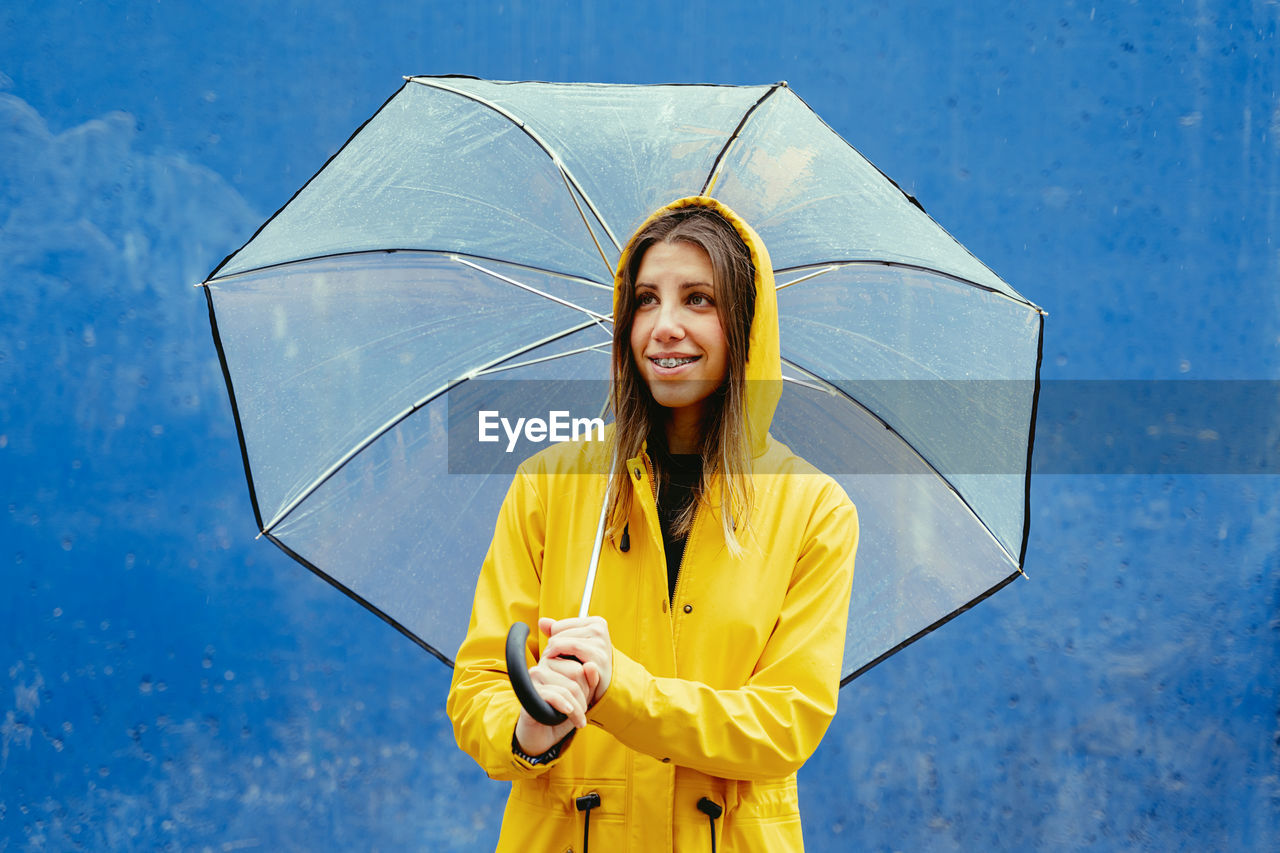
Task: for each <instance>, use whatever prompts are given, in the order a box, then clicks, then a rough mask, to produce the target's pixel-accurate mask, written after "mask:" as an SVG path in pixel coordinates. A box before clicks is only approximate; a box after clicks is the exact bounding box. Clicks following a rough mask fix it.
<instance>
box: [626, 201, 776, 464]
mask: <svg viewBox="0 0 1280 853" xmlns="http://www.w3.org/2000/svg"><path fill="white" fill-rule="evenodd" d="M685 207H705V208H707V209H709V210H714V211H715V212H716V213H719V214H720V215H721V216H723V217H724V218H725V219H726V220H727V221H728V222H729V224H730V225H732V226H733V228H734V230H735V231H737V232H738V236H740V237H741V238H742V241H743V242H744V243H746V244H747V249H748V250H749V251H750V252H751V263H752V265H753V266H754V267H755V271H756V275H755V285H756V304H755V316H754V317H753V318H752V321H751V335H750V337H749V344H748V353H749V355H748V358H747V365H746V371H745V374H746V397H747V419H748V422H747V427H748V430H749V431H750V433H751V452H752V455H753V456H759V455H761V454H762V453H764V451H765V447H766V446H767V444H768V437H769V425H770V424H771V423H772V421H773V413H774V411H775V410H776V409H777V407H778V400H779V398H780V397H781V396H782V355H781V349H780V347H779V342H778V339H779V336H778V296H777V290H776V286H775V284H774V279H773V263H772V261H770V259H769V250H768V249H766V248H765V245H764V242H763V241H762V240H761V239H760V235H758V234H756V232H755V230H754V229H753V228H752V227H751V226H750V225H748V224H747V223H746V222H745V221H743V219H742V217H740V216H738V214H736V213H734V212H733V210H731V209H730V208H729V206H728V205H726V204H724V203H722V202H720V201H718V200H716V199H714V198H711V197H709V196H689V197H688V198H682V199H678V200H676V201H673V202H671V203H670V204H668V205H664V206H663V207H660V208H658V209H657V210H656V211H654V212H653V213H652V214H650V215H649V217H648V218H647V219H645V221H644V222H642V223H641V224H640V227H638V228H637V229H636V230H635V233H634V234H632V237H631V239H630V240H628V241H627V245H626V248H624V249H623V251H622V256H621V257H620V258H619V259H618V268H617V270H616V271H615V273H614V278H613V311H614V316H615V317H616V316H617V313H618V305H619V301H620V299H621V292H620V288H621V286H622V280H623V275H622V273H623V270H625V269H626V266H627V263H628V261H629V259H630V257H631V251H632V248H633V247H634V245H635V239H636V235H637V234H639V233H640V232H641V231H643V230H644V228H645V227H646V226H647V225H648V224H649V223H650V222H652V221H653V220H654V219H657V218H658V217H659V216H662V215H663V214H665V213H667V212H668V211H672V210H679V209H681V208H685Z"/></svg>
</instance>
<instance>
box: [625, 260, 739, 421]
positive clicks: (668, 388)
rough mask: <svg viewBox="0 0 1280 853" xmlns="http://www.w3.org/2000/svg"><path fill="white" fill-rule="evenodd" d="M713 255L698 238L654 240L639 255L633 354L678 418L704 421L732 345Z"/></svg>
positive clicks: (657, 397)
mask: <svg viewBox="0 0 1280 853" xmlns="http://www.w3.org/2000/svg"><path fill="white" fill-rule="evenodd" d="M713 282H714V276H713V274H712V270H711V259H710V258H709V257H708V256H707V253H706V252H705V251H704V250H703V249H702V248H701V247H700V246H696V245H694V244H693V243H686V242H675V243H662V242H659V243H654V244H653V245H652V246H650V247H649V249H648V250H647V251H646V252H645V253H644V256H643V257H642V258H641V259H640V268H639V270H638V271H637V274H636V285H635V288H636V292H635V297H636V307H635V315H634V316H633V317H632V320H631V354H632V357H633V358H634V359H635V363H636V368H637V369H638V370H639V371H640V375H641V376H643V377H644V381H645V383H646V384H647V385H648V386H649V393H651V394H652V395H653V399H654V400H656V401H657V402H658V404H659V405H661V406H664V407H666V408H668V409H670V410H672V418H673V420H680V421H683V422H684V423H687V424H693V423H701V418H702V415H703V406H704V403H705V401H706V399H707V397H709V396H710V395H711V394H712V393H714V392H715V390H716V389H717V388H719V387H720V385H721V383H723V382H724V377H725V371H726V369H727V363H728V362H727V353H728V349H727V346H726V344H725V339H724V330H723V328H721V326H720V315H719V313H718V312H717V311H716V302H715V297H716V293H715V287H714V284H713Z"/></svg>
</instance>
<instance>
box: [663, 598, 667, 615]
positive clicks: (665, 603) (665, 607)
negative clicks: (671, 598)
mask: <svg viewBox="0 0 1280 853" xmlns="http://www.w3.org/2000/svg"><path fill="white" fill-rule="evenodd" d="M662 612H663V613H666V612H667V600H666V599H665V598H664V599H662Z"/></svg>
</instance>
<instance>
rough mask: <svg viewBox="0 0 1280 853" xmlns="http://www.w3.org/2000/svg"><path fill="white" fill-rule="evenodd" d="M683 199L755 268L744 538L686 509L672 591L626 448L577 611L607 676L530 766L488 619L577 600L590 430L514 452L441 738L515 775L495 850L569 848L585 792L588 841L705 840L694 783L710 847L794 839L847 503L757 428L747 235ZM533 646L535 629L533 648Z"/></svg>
mask: <svg viewBox="0 0 1280 853" xmlns="http://www.w3.org/2000/svg"><path fill="white" fill-rule="evenodd" d="M689 204H700V205H704V206H708V207H712V208H714V209H716V210H718V211H720V212H721V213H722V214H724V215H725V216H726V217H727V218H729V221H730V222H732V223H733V224H734V226H735V227H736V228H737V229H738V231H739V233H740V234H741V235H742V237H743V239H744V240H745V241H746V242H747V245H748V247H749V248H750V249H751V252H752V259H753V261H754V262H755V267H756V293H757V295H756V309H755V318H754V321H753V323H752V329H751V338H750V349H749V361H748V363H747V379H748V390H747V394H748V408H749V413H750V419H751V425H752V438H753V450H754V456H753V460H752V471H753V472H752V482H753V487H754V489H755V494H754V511H753V515H752V518H751V526H750V533H749V535H748V536H746V537H743V541H742V544H743V546H744V548H745V553H744V554H743V555H742V556H741V557H738V558H735V557H733V556H732V555H731V554H730V553H729V551H728V549H727V547H726V546H725V543H724V539H723V535H722V534H721V526H720V520H719V518H718V513H717V511H716V510H715V509H712V508H707V507H700V508H699V509H698V511H697V514H696V515H695V518H694V522H693V527H692V529H691V530H690V533H689V536H688V539H687V543H686V548H685V554H684V558H683V562H682V564H681V569H680V574H679V576H678V580H677V585H676V589H675V600H674V603H670V602H669V601H668V592H667V569H666V562H665V558H664V556H663V544H662V533H661V530H660V528H659V524H658V515H657V508H656V506H655V503H654V496H653V494H654V493H653V487H652V484H651V477H652V475H651V470H652V469H651V465H650V462H649V459H648V456H647V454H646V453H642V454H641V455H640V456H638V457H636V458H634V459H631V460H629V461H628V463H627V470H628V473H629V475H630V479H631V483H632V485H633V487H634V488H635V490H636V491H635V500H634V501H633V503H632V514H631V518H630V522H629V528H630V548H629V550H627V551H625V552H624V551H622V550H621V549H620V547H619V544H618V543H617V542H607V543H606V544H605V547H604V548H603V549H602V551H601V555H600V564H599V570H598V574H597V578H596V584H595V590H594V593H593V595H592V599H591V609H590V612H591V614H592V615H593V616H602V617H604V618H605V619H606V620H607V622H608V625H609V634H610V638H611V640H612V642H613V648H614V653H613V654H614V658H613V675H612V679H611V681H610V684H609V688H608V690H607V691H606V693H605V694H604V696H603V697H601V699H600V701H599V702H598V703H597V704H596V705H595V706H594V707H592V708H591V709H590V711H589V712H588V721H589V723H590V725H588V726H587V727H586V728H585V729H583V730H581V731H579V732H578V733H577V734H576V736H575V737H574V738H573V739H572V741H571V742H570V743H569V745H568V748H567V749H565V750H564V751H563V753H562V754H561V755H560V756H559V758H557V759H556V760H554V761H552V762H550V763H549V764H546V765H539V766H533V765H530V764H529V763H528V762H526V761H524V760H522V759H520V758H518V757H516V756H515V755H514V754H513V752H512V734H513V732H514V729H515V724H516V719H517V717H518V715H519V711H520V706H519V703H518V701H517V699H516V697H515V694H514V693H513V692H512V689H511V686H510V683H509V681H508V678H507V674H506V662H505V657H504V649H505V639H506V633H507V629H508V628H509V627H510V626H511V624H512V623H513V622H516V621H520V622H524V623H526V624H529V625H531V626H536V623H537V620H538V617H539V616H550V617H552V618H556V619H562V618H566V617H569V616H573V615H575V614H576V613H577V611H578V606H579V599H580V597H581V595H582V589H583V583H584V580H585V577H586V572H587V565H588V561H589V558H590V554H591V546H592V543H593V540H594V536H595V529H596V523H597V520H598V518H599V512H600V507H601V502H602V501H603V499H604V494H605V484H606V474H605V472H606V470H607V467H608V463H607V457H606V456H605V453H606V452H607V451H606V450H605V447H604V445H606V444H607V442H605V443H596V444H590V443H585V442H584V443H576V444H570V443H566V444H560V445H553V446H552V447H551V448H548V449H547V450H545V451H543V452H541V453H539V454H537V455H535V456H534V457H532V458H531V459H529V460H527V461H526V462H525V463H524V464H523V465H522V466H521V468H520V470H519V471H518V472H517V474H516V476H515V480H514V482H513V483H512V485H511V489H510V491H509V492H508V494H507V497H506V500H505V501H504V503H503V505H502V509H501V512H500V514H499V517H498V522H497V527H496V529H495V531H494V537H493V543H492V545H491V546H490V548H489V553H488V556H487V557H486V558H485V561H484V565H483V567H482V569H481V573H480V579H479V582H478V584H477V587H476V595H475V605H474V608H473V611H472V615H471V624H470V628H469V630H468V632H467V637H466V640H465V641H464V642H463V644H462V647H461V648H460V649H459V650H458V655H457V663H456V667H455V669H454V676H453V685H452V688H451V690H450V693H449V703H448V712H449V717H450V719H451V720H452V721H453V726H454V733H455V736H456V737H457V740H458V744H459V746H461V747H462V749H463V750H465V751H466V752H467V753H468V754H469V755H471V756H472V757H473V758H475V760H476V761H477V762H478V763H479V764H480V766H481V767H482V768H484V770H485V772H486V773H488V774H489V776H491V777H492V778H494V779H509V780H512V782H513V784H512V788H511V793H510V797H509V799H508V801H507V808H506V814H505V816H504V818H503V824H502V834H501V838H500V839H499V842H498V850H499V851H505V850H518V851H522V853H541V851H566V850H579V851H580V850H581V844H582V837H583V815H582V813H581V812H579V811H578V810H577V809H576V807H575V799H576V798H577V797H580V796H582V795H584V794H587V793H590V792H595V793H597V794H599V796H600V800H601V802H600V806H599V807H598V808H596V809H594V810H593V811H592V812H591V825H590V837H591V841H592V842H593V843H595V844H596V845H597V846H596V847H595V848H594V849H596V850H601V851H606V853H624V851H635V853H655V851H671V850H674V851H681V853H685V851H702V850H710V849H711V828H710V826H709V819H708V817H707V815H706V814H704V813H703V812H701V811H699V810H698V808H697V804H698V802H699V800H700V799H702V798H704V797H707V798H710V799H711V800H712V801H714V802H715V803H716V804H717V805H720V806H722V807H723V809H724V812H723V815H722V816H721V818H720V819H719V820H717V821H715V833H716V840H717V849H718V850H720V851H725V852H726V853H735V851H757V850H758V851H766V850H767V851H794V850H800V849H802V848H803V841H802V838H801V831H800V810H799V805H798V802H797V795H796V771H797V769H798V768H799V767H800V766H801V765H802V764H803V763H804V762H805V760H806V759H808V757H809V756H810V755H812V754H813V752H814V750H815V749H817V747H818V743H819V741H820V740H821V739H822V736H823V734H824V733H825V732H826V729H827V726H828V725H829V724H830V722H831V718H832V716H833V715H834V714H835V711H836V695H837V691H838V689H839V682H840V667H841V655H842V652H843V649H844V637H845V622H846V618H847V612H848V605H849V590H850V585H851V583H852V578H853V559H854V550H855V548H856V546H857V540H858V519H857V513H856V511H855V509H854V507H853V504H852V503H851V502H850V501H849V498H848V497H847V496H846V495H845V493H844V491H843V490H842V489H841V488H840V487H839V486H838V485H837V484H836V483H835V482H834V481H833V480H831V479H830V478H829V477H827V476H825V475H824V474H822V473H820V472H819V471H817V470H816V469H814V468H813V467H812V466H810V465H809V464H808V463H806V462H804V461H803V460H802V459H800V458H799V457H797V456H795V455H794V454H792V453H791V451H790V450H788V449H787V447H786V446H785V445H782V444H780V443H778V442H777V441H775V440H774V439H773V438H772V437H771V436H769V435H768V434H767V428H768V424H769V422H770V421H771V419H772V417H773V412H774V409H775V407H776V405H777V401H778V398H779V396H780V394H781V361H780V358H779V348H778V315H777V299H776V295H775V292H774V282H773V273H772V267H771V266H770V262H769V256H768V253H767V252H766V250H765V248H764V245H763V244H762V243H761V242H760V238H759V237H758V236H756V234H755V232H754V231H752V230H751V229H750V228H749V227H748V226H747V225H746V224H745V223H743V222H742V221H741V220H740V219H739V218H738V217H737V216H736V215H735V214H733V212H732V211H730V210H728V208H726V207H724V206H723V205H721V204H720V203H718V202H716V201H714V200H712V199H709V198H692V199H683V200H681V201H679V202H675V203H674V204H673V205H670V206H669V207H675V206H682V205H689ZM655 215H656V214H655ZM629 250H630V247H628V252H629ZM628 252H624V254H623V257H622V260H621V261H620V263H619V268H620V269H621V268H622V266H623V265H624V264H625V263H626V258H627V253H628ZM615 301H616V296H615ZM710 494H711V495H713V496H714V495H716V494H717V491H716V489H715V485H714V484H712V489H711V491H710ZM545 641H546V638H545V637H543V636H541V634H540V633H539V632H538V631H537V630H536V628H535V630H534V631H533V632H532V636H531V638H530V640H529V653H530V660H531V662H532V660H534V659H536V655H537V654H538V653H540V651H541V648H542V646H544V645H545Z"/></svg>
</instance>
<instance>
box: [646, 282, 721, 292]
mask: <svg viewBox="0 0 1280 853" xmlns="http://www.w3.org/2000/svg"><path fill="white" fill-rule="evenodd" d="M642 287H648V288H650V289H652V290H657V289H658V285H656V284H652V283H650V282H647V281H637V282H636V289H637V290H639V289H640V288H642ZM693 287H710V288H712V289H713V290H714V289H715V285H714V284H712V283H711V282H709V281H686V282H682V283H681V284H680V289H681V290H689V289H690V288H693Z"/></svg>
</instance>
